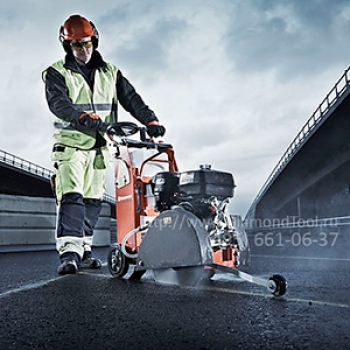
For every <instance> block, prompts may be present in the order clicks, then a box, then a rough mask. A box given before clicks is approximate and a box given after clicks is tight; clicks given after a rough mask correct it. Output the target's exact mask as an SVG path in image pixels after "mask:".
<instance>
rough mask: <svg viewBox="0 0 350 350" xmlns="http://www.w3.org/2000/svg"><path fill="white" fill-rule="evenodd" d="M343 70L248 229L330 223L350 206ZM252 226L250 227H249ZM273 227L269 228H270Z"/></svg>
mask: <svg viewBox="0 0 350 350" xmlns="http://www.w3.org/2000/svg"><path fill="white" fill-rule="evenodd" d="M349 69H350V67H349V68H348V69H346V70H345V72H344V74H343V75H342V76H341V77H340V79H339V80H338V81H337V82H336V84H335V86H334V87H333V88H332V89H331V91H330V92H329V93H328V94H327V96H326V97H325V98H324V100H323V101H322V102H321V103H320V105H319V106H318V107H317V109H316V110H315V112H314V113H313V114H312V116H311V117H310V118H309V119H308V120H307V122H306V123H305V125H304V126H303V127H302V128H301V130H300V132H299V133H298V134H297V136H296V137H295V138H294V140H293V141H292V142H291V144H290V145H289V147H288V149H287V150H286V151H285V153H284V154H283V155H282V157H281V159H280V160H279V162H278V164H277V165H276V166H275V168H274V169H273V171H272V173H271V175H270V176H269V177H268V179H267V180H266V182H265V184H264V185H263V187H262V188H261V190H260V191H259V193H258V194H257V196H256V198H255V200H254V201H253V203H252V205H251V207H250V209H249V210H248V212H247V214H246V218H245V221H246V223H248V226H249V225H250V226H254V225H257V226H259V225H260V226H269V225H270V224H272V223H275V224H276V225H277V224H278V223H281V222H282V221H283V220H284V222H288V223H289V224H290V223H293V222H294V223H296V222H302V221H303V222H306V221H308V220H309V221H310V220H314V222H315V223H317V222H321V223H322V222H323V223H324V222H326V220H330V219H331V218H333V219H334V218H338V219H339V220H342V221H343V222H344V221H347V219H348V217H349V204H350V142H349V131H350V88H349V85H350V73H349ZM251 223H253V225H251ZM270 226H271V225H270Z"/></svg>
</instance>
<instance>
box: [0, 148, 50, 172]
mask: <svg viewBox="0 0 350 350" xmlns="http://www.w3.org/2000/svg"><path fill="white" fill-rule="evenodd" d="M0 162H2V163H5V164H8V165H10V166H13V167H14V168H17V169H21V170H25V171H28V172H29V173H31V174H35V175H38V176H40V177H44V178H46V179H50V177H51V175H52V174H53V173H52V171H50V170H49V169H45V168H43V167H41V166H39V165H36V164H34V163H31V162H28V161H27V160H24V159H22V158H19V157H17V156H15V155H13V154H11V153H7V152H5V151H2V150H0Z"/></svg>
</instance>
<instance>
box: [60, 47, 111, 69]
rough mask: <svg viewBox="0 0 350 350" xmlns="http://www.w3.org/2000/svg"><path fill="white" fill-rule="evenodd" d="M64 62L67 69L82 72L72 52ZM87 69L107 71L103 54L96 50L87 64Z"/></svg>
mask: <svg viewBox="0 0 350 350" xmlns="http://www.w3.org/2000/svg"><path fill="white" fill-rule="evenodd" d="M64 61H65V63H64V67H65V68H66V69H70V70H73V71H76V72H79V71H80V69H79V65H78V62H77V61H76V59H75V57H74V56H73V54H72V52H68V53H67V55H66V57H65V59H64ZM86 67H87V68H90V69H98V70H101V69H102V70H103V71H105V70H106V69H107V65H106V62H105V61H104V60H103V58H102V56H101V54H100V53H99V52H98V51H97V50H94V52H93V53H92V56H91V60H90V61H89V62H88V63H87V64H86Z"/></svg>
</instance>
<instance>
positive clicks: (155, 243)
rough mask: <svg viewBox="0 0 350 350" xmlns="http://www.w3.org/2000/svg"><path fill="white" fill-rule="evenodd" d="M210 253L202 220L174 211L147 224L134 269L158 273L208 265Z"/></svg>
mask: <svg viewBox="0 0 350 350" xmlns="http://www.w3.org/2000/svg"><path fill="white" fill-rule="evenodd" d="M212 262H213V260H212V249H211V245H210V242H209V238H208V232H207V231H205V229H204V227H203V223H202V222H201V220H200V219H199V218H198V217H197V216H195V215H194V214H192V213H191V212H189V211H187V210H184V209H182V208H181V207H176V208H174V209H172V210H166V211H164V212H162V213H161V214H159V215H158V216H157V217H156V218H155V219H154V220H153V222H152V223H151V224H150V226H149V228H148V231H147V234H146V236H145V237H144V238H143V240H142V242H141V244H140V247H139V255H138V261H137V265H138V266H140V267H141V266H142V267H143V268H147V269H148V268H150V269H157V268H167V267H183V266H198V265H209V264H211V263H212Z"/></svg>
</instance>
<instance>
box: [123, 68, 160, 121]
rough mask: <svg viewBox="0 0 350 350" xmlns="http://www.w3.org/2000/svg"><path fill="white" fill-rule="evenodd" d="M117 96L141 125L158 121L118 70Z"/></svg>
mask: <svg viewBox="0 0 350 350" xmlns="http://www.w3.org/2000/svg"><path fill="white" fill-rule="evenodd" d="M117 96H118V100H119V103H120V105H121V106H122V107H123V108H124V109H125V110H126V111H127V112H129V113H130V114H131V115H132V116H133V117H134V118H135V119H137V120H138V121H139V122H140V123H142V124H143V125H147V124H148V123H149V122H151V121H153V120H156V121H158V118H157V117H156V116H155V114H154V112H153V111H152V110H151V109H150V108H149V107H148V106H147V105H146V104H145V102H144V101H143V100H142V98H141V96H140V95H139V94H138V93H137V92H136V91H135V89H134V87H133V86H132V85H131V84H130V82H129V81H128V80H127V79H126V78H125V77H124V76H123V74H122V73H121V72H120V71H119V70H118V73H117Z"/></svg>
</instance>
